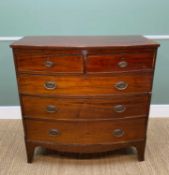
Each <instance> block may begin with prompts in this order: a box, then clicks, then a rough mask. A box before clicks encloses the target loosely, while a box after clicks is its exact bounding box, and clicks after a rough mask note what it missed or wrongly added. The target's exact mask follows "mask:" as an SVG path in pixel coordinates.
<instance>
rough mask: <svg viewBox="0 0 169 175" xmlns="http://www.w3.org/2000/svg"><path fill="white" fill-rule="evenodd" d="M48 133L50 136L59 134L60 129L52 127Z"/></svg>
mask: <svg viewBox="0 0 169 175" xmlns="http://www.w3.org/2000/svg"><path fill="white" fill-rule="evenodd" d="M48 134H49V135H50V136H57V135H59V134H60V131H59V130H58V129H50V130H49V132H48Z"/></svg>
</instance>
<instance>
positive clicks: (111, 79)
mask: <svg viewBox="0 0 169 175" xmlns="http://www.w3.org/2000/svg"><path fill="white" fill-rule="evenodd" d="M18 82H19V86H20V87H19V89H20V93H22V94H32V95H36V94H40V95H52V96H54V95H73V96H79V95H89V96H90V95H91V96H92V95H110V94H125V93H141V92H150V91H151V82H152V74H151V73H149V72H148V73H137V74H136V73H133V74H120V75H114V76H40V75H19V76H18Z"/></svg>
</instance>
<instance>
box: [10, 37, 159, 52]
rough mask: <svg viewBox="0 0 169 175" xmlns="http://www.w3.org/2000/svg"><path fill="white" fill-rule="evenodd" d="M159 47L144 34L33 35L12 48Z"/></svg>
mask: <svg viewBox="0 0 169 175" xmlns="http://www.w3.org/2000/svg"><path fill="white" fill-rule="evenodd" d="M131 46H132V47H158V46H159V44H157V43H156V42H154V41H152V40H149V39H146V38H144V37H143V36H33V37H24V38H23V39H21V40H19V41H16V42H15V43H13V44H12V45H11V47H12V48H26V47H36V48H69V49H70V48H90V47H93V48H95V47H96V48H97V47H100V48H103V47H131Z"/></svg>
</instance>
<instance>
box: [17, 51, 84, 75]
mask: <svg viewBox="0 0 169 175" xmlns="http://www.w3.org/2000/svg"><path fill="white" fill-rule="evenodd" d="M15 55H16V62H17V69H18V72H21V73H22V72H30V73H33V72H35V73H42V74H49V73H62V72H65V73H82V72H83V58H82V55H77V54H76V55H63V54H58V53H57V51H53V52H52V51H48V50H45V51H44V50H29V49H24V50H22V49H21V50H16V51H15ZM48 62H50V63H51V65H47V63H48Z"/></svg>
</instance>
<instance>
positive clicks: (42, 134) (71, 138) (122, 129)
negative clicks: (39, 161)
mask: <svg viewBox="0 0 169 175" xmlns="http://www.w3.org/2000/svg"><path fill="white" fill-rule="evenodd" d="M146 120H147V119H146V118H139V119H128V120H117V121H111V120H107V121H102V120H98V121H83V122H80V121H57V122H53V121H51V122H50V121H38V120H34V121H32V120H25V129H26V133H27V136H26V137H27V138H26V139H27V140H32V141H41V142H43V141H44V142H54V143H59V144H99V143H102V144H106V143H117V142H126V141H127V142H130V141H133V140H139V139H143V138H144V137H145V130H146Z"/></svg>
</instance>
